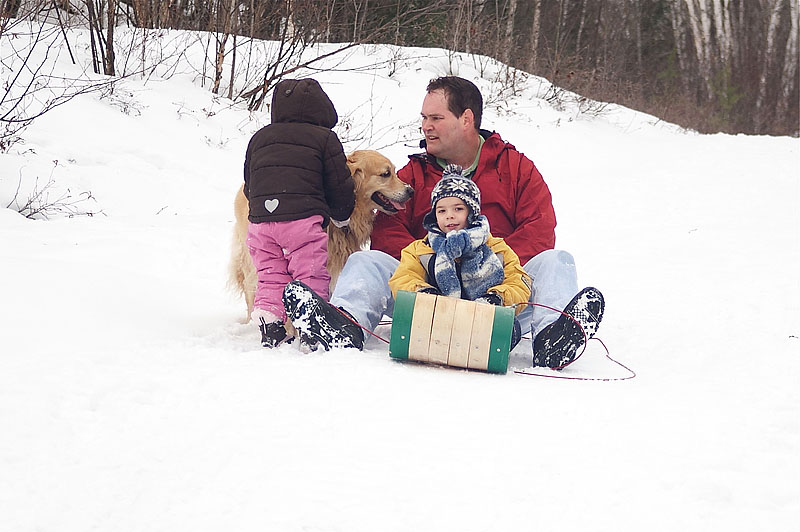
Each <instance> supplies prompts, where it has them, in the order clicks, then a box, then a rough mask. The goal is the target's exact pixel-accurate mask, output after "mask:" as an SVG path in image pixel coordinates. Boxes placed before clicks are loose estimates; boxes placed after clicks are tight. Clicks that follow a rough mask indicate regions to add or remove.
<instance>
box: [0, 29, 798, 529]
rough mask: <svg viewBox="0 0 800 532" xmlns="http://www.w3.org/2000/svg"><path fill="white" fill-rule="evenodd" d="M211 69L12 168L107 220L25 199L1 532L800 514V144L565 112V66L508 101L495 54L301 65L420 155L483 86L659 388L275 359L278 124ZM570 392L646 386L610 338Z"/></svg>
mask: <svg viewBox="0 0 800 532" xmlns="http://www.w3.org/2000/svg"><path fill="white" fill-rule="evenodd" d="M186 35H187V34H180V33H176V32H169V33H165V34H164V37H163V39H164V41H163V43H164V46H167V43H168V42H170V41H168V39H176V38H177V37H181V36H184V37H185V36H186ZM123 38H124V36H122V37H120V39H123ZM70 39H74V41H73V42H72V45H73V49H74V51H75V52H76V55H77V59H78V62H79V64H78V65H72V64H71V62H70V61H69V59H68V56H66V55H65V54H63V53H62V56H61V57H60V58H59V60H58V62H57V68H58V69H60V70H59V72H61V71H63V72H64V73H65V74H69V75H77V74H79V73H80V72H81V71H82V65H86V64H88V57H89V56H88V51H87V37H86V35H82V34H79V33H72V34H70ZM3 46H4V48H3V51H4V53H5V51H6V50H7V48H6V47H5V44H4V45H3ZM201 52H202V48H201V47H200V45H197V46H195V47H194V48H191V49H190V53H187V54H186V55H185V56H184V57H182V58H181V59H180V61H178V62H177V63H175V64H174V65H172V66H171V67H170V68H167V67H164V68H163V69H162V70H159V69H156V71H155V72H154V73H152V75H149V76H146V77H142V76H141V75H138V76H131V77H128V78H126V79H124V80H120V81H119V82H118V83H117V84H116V85H115V87H114V90H113V91H101V92H98V93H92V94H86V95H83V96H79V97H77V98H75V99H74V100H72V101H71V102H69V103H67V104H65V105H63V106H61V107H59V108H57V109H55V110H53V111H51V112H50V113H48V114H46V115H44V116H43V117H41V118H39V119H37V120H36V121H35V122H34V124H33V125H32V126H31V127H30V128H29V129H27V130H26V131H25V132H24V133H23V138H24V142H20V143H18V144H16V145H14V146H13V147H12V148H11V149H10V151H9V152H8V153H3V154H2V155H0V207H6V205H9V204H10V205H11V206H12V207H18V206H19V204H20V202H24V200H25V199H27V198H28V197H30V196H31V195H33V194H35V193H36V192H37V191H39V192H42V191H43V189H45V190H44V192H43V194H45V195H46V194H50V196H49V200H50V201H51V202H55V203H57V202H59V201H60V202H61V203H62V204H66V203H69V204H70V205H72V206H71V207H69V208H68V212H73V213H77V214H82V213H91V214H93V216H83V215H78V216H74V217H69V216H65V215H63V212H62V214H61V215H59V214H58V213H55V214H53V215H52V216H51V217H50V219H49V220H43V219H38V220H30V219H27V218H25V217H23V216H22V215H20V214H19V213H17V212H16V210H15V209H11V208H8V209H5V208H0V272H2V274H1V275H0V295H1V296H2V298H1V299H0V331H2V332H1V333H0V427H2V434H3V435H2V437H0V478H2V479H3V482H1V483H0V530H4V531H15V532H33V531H54V532H55V531H57V532H84V531H87V530H101V531H111V530H113V531H115V532H133V531H156V530H164V531H180V530H186V531H189V530H191V531H195V532H196V531H221V530H226V531H233V530H235V531H263V530H275V531H281V532H293V531H297V532H300V531H303V532H308V531H315V532H316V531H325V532H328V531H331V532H333V531H347V532H361V531H363V532H374V531H382V532H383V531H386V532H401V531H402V532H406V531H411V530H419V531H459V532H468V531H470V532H471V531H522V530H541V531H550V530H559V531H562V530H573V531H589V530H591V531H606V530H607V531H612V530H613V531H637V532H638V531H642V530H648V531H670V532H673V531H677V530H703V531H711V530H724V531H728V532H732V531H742V532H745V531H752V530H770V531H789V530H793V529H794V528H795V527H796V526H797V523H798V522H800V484H798V478H800V360H799V358H800V283H799V281H798V279H799V278H798V274H797V272H798V271H800V186H799V182H800V177H799V176H800V141H799V140H798V139H795V138H775V137H748V136H728V135H710V136H702V135H697V134H694V133H691V132H686V131H683V130H680V129H679V128H677V127H675V126H672V125H669V124H664V123H660V122H659V121H658V120H657V119H655V118H654V117H651V116H647V115H642V114H640V113H636V112H633V111H630V110H627V109H624V108H619V107H616V106H613V105H611V106H606V107H602V106H598V107H595V108H593V109H588V110H587V108H586V107H585V106H584V107H581V103H580V102H579V101H578V100H577V99H571V98H569V97H567V98H566V99H563V100H562V102H561V103H562V105H559V106H554V105H553V104H552V102H550V101H548V100H547V99H545V96H546V95H547V91H548V88H549V84H548V83H547V81H546V80H542V79H540V78H535V77H530V78H528V79H525V80H520V81H518V82H517V83H516V84H515V85H514V87H513V88H514V89H515V90H514V91H510V90H508V89H509V86H508V84H507V83H505V82H503V81H502V71H503V70H502V67H501V66H500V65H496V64H494V63H492V62H489V61H488V60H486V59H485V58H477V59H476V58H473V57H471V56H453V55H452V54H448V53H447V52H446V51H443V50H435V49H397V48H393V47H389V46H362V47H358V48H355V49H354V50H353V51H352V52H350V53H348V54H347V55H346V56H344V57H338V56H335V57H334V58H332V59H330V60H328V61H327V62H326V63H324V64H321V65H317V66H318V67H319V69H320V70H319V71H313V72H311V71H304V72H300V73H299V75H303V76H307V75H313V76H314V77H315V78H316V79H317V80H319V81H320V83H321V84H322V86H323V87H324V88H325V90H326V91H327V92H328V94H329V95H330V96H331V99H332V100H333V102H334V103H335V105H336V106H337V109H338V111H339V115H340V117H341V120H340V126H339V128H338V129H337V133H338V134H339V136H340V137H341V138H342V139H343V141H344V144H345V149H346V150H347V151H351V150H355V149H361V148H373V149H379V150H380V151H382V152H383V153H384V154H386V155H387V156H388V157H390V158H391V159H392V160H393V161H394V163H395V164H396V165H397V167H398V168H399V167H401V166H402V165H403V164H405V161H406V160H407V155H408V154H410V153H414V152H415V151H417V148H416V142H417V141H418V132H417V128H418V126H419V120H418V117H419V109H420V105H421V103H422V98H423V96H424V89H425V85H426V84H427V82H428V80H429V79H431V78H433V77H436V76H439V75H445V74H451V73H453V74H458V75H461V76H463V77H466V78H469V79H471V80H473V81H474V82H475V83H476V84H477V85H478V86H479V87H480V88H481V89H482V90H483V91H484V94H485V96H486V99H487V108H486V110H485V115H484V120H483V123H484V127H486V128H487V129H494V130H496V131H498V132H499V133H500V134H501V135H502V136H503V138H504V139H505V140H507V141H509V142H512V143H513V144H515V145H516V146H517V148H519V149H520V150H521V151H523V152H524V153H525V154H526V155H528V156H529V157H530V158H531V159H533V161H534V162H535V163H536V165H537V166H538V168H539V170H540V171H541V173H542V174H543V175H544V177H545V180H546V181H547V183H548V185H549V187H550V189H551V192H552V194H553V200H554V205H555V209H556V213H557V215H558V222H559V224H558V227H557V244H556V245H557V247H558V248H560V249H566V250H568V251H570V252H571V253H573V255H574V256H575V258H576V261H577V265H578V273H579V280H580V282H581V283H582V284H583V285H593V286H597V287H598V288H600V289H601V290H602V291H603V293H604V294H605V297H606V301H607V307H606V314H605V318H604V321H603V323H602V326H601V327H600V330H599V332H598V336H599V337H600V338H602V339H603V341H604V342H605V344H606V345H607V346H608V348H609V349H610V351H611V355H612V356H613V357H614V358H615V359H618V360H619V361H621V362H623V363H624V364H625V365H627V366H629V367H630V368H631V369H633V370H634V371H635V372H636V373H637V377H636V378H634V379H631V380H625V381H610V382H606V381H586V380H563V379H550V378H539V377H531V376H524V375H519V374H514V373H513V372H510V373H509V374H507V375H488V374H483V373H477V372H467V371H461V370H456V369H447V368H435V367H425V366H418V365H411V364H404V363H399V362H395V361H392V360H390V359H389V358H388V356H387V348H386V346H385V344H383V343H382V342H381V341H380V340H378V339H375V338H373V339H371V340H370V341H369V342H368V346H367V349H366V350H365V351H364V352H357V351H352V350H338V351H332V352H329V353H324V352H314V353H310V354H303V353H301V352H300V351H299V350H297V349H296V348H295V347H293V346H290V345H284V346H281V347H280V348H278V349H276V350H264V349H262V348H261V347H260V346H259V338H260V336H259V334H258V331H257V330H256V329H255V328H253V327H252V326H249V325H247V324H243V323H241V320H242V318H243V317H244V312H245V306H244V302H243V301H241V300H239V299H237V298H236V297H235V296H234V295H232V294H231V293H230V292H229V291H228V290H227V288H226V276H227V272H226V267H227V260H228V254H229V248H230V237H231V231H232V227H233V213H232V202H233V196H234V192H235V191H236V189H237V187H238V185H239V183H240V181H241V179H242V175H241V174H242V163H243V156H244V151H245V147H246V144H247V141H248V140H249V138H250V135H251V134H252V133H253V132H255V131H256V130H257V129H258V128H260V127H261V126H263V125H265V124H266V123H268V120H269V114H268V113H266V112H256V113H249V112H248V111H247V110H246V108H245V107H244V106H242V105H239V104H232V103H231V102H230V101H229V100H226V99H224V98H218V97H215V96H214V95H212V94H211V93H210V91H209V90H208V87H207V86H206V87H202V86H200V85H201V83H200V79H199V77H198V72H199V68H198V64H199V59H198V58H199V57H200V53H201ZM374 65H378V66H374ZM131 70H132V71H133V70H135V68H132V69H131ZM9 75H10V74H9V71H8V70H3V76H4V78H6V77H7V76H9ZM5 81H6V79H4V82H5ZM46 187H47V188H46ZM15 196H16V198H15ZM73 202H77V203H73ZM69 209H71V210H69ZM377 332H378V334H380V335H381V336H383V337H385V338H388V335H389V330H388V327H385V326H384V327H380V328H379V330H378V331H377ZM529 349H530V342H529V341H523V342H522V343H521V344H520V346H518V348H517V349H516V350H515V352H514V354H513V357H512V365H513V367H514V369H524V368H526V367H527V366H528V365H529V360H528V358H527V357H528V356H529V351H528V350H529ZM543 373H545V374H554V372H550V371H544V372H543ZM559 375H561V376H569V377H585V378H621V377H625V376H626V375H628V373H627V372H626V371H625V370H624V369H622V368H620V367H619V366H616V365H615V364H613V363H612V362H611V361H610V360H608V359H607V358H605V353H604V351H603V350H602V347H601V346H600V345H599V344H598V343H593V344H592V345H591V347H590V349H588V350H587V352H586V353H585V354H584V355H583V357H582V358H581V359H580V360H579V361H578V362H576V363H575V364H574V365H572V366H570V367H569V368H567V369H566V370H564V371H563V372H560V374H559ZM792 523H794V525H793V524H792Z"/></svg>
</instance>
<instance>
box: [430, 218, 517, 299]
mask: <svg viewBox="0 0 800 532" xmlns="http://www.w3.org/2000/svg"><path fill="white" fill-rule="evenodd" d="M425 228H426V229H427V230H428V243H429V244H430V245H431V247H432V248H433V251H435V252H436V260H435V262H434V277H435V279H436V285H437V286H438V287H439V290H440V291H441V292H442V294H444V295H446V296H450V297H458V298H462V297H463V298H464V299H469V300H474V299H476V298H479V297H480V296H482V295H484V294H485V293H486V292H487V291H488V290H489V288H491V287H493V286H497V285H499V284H501V283H502V282H503V279H505V273H504V272H503V264H502V263H501V262H500V259H499V258H498V257H497V255H496V254H495V253H494V252H492V250H491V249H490V248H489V246H488V245H486V242H487V241H488V239H489V220H487V219H486V216H479V217H477V218H476V219H475V220H474V221H473V222H472V224H470V225H469V227H467V228H465V229H460V230H458V231H450V232H449V233H447V234H446V235H445V234H444V233H442V231H441V230H440V229H439V227H438V226H437V225H436V224H435V223H433V224H428V223H426V224H425ZM456 259H460V262H461V278H460V279H459V276H458V271H457V269H456V263H455V260H456Z"/></svg>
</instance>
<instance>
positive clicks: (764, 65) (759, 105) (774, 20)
mask: <svg viewBox="0 0 800 532" xmlns="http://www.w3.org/2000/svg"><path fill="white" fill-rule="evenodd" d="M792 1H794V0H792ZM781 4H782V1H781V0H768V2H767V6H766V7H767V10H768V11H767V12H768V14H769V19H768V22H767V37H766V45H765V47H764V55H763V59H762V61H761V76H760V77H759V80H758V97H757V98H756V109H755V132H756V133H761V132H762V131H763V126H764V123H765V121H766V114H767V113H765V112H764V101H765V99H766V97H767V79H768V77H769V75H770V72H771V71H772V70H773V64H774V58H775V33H776V32H777V30H778V22H779V21H780V10H781V7H782V6H781ZM787 59H788V58H787Z"/></svg>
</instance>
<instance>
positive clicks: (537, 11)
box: [528, 0, 542, 74]
mask: <svg viewBox="0 0 800 532" xmlns="http://www.w3.org/2000/svg"><path fill="white" fill-rule="evenodd" d="M541 27H542V0H533V18H532V20H531V52H530V59H529V60H528V71H529V72H530V73H531V74H534V73H536V69H537V67H538V66H539V65H538V63H539V32H540V31H541Z"/></svg>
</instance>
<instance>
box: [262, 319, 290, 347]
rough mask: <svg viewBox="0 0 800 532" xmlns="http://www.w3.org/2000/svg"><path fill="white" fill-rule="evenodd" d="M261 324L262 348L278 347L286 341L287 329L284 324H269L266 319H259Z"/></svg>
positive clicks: (274, 322) (275, 322) (276, 322)
mask: <svg viewBox="0 0 800 532" xmlns="http://www.w3.org/2000/svg"><path fill="white" fill-rule="evenodd" d="M259 322H260V323H259V325H258V328H259V329H260V330H261V345H262V347H276V346H277V345H278V344H280V343H281V342H283V341H284V340H286V336H287V334H286V327H284V326H283V322H280V321H273V322H271V323H267V320H265V319H264V318H259Z"/></svg>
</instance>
